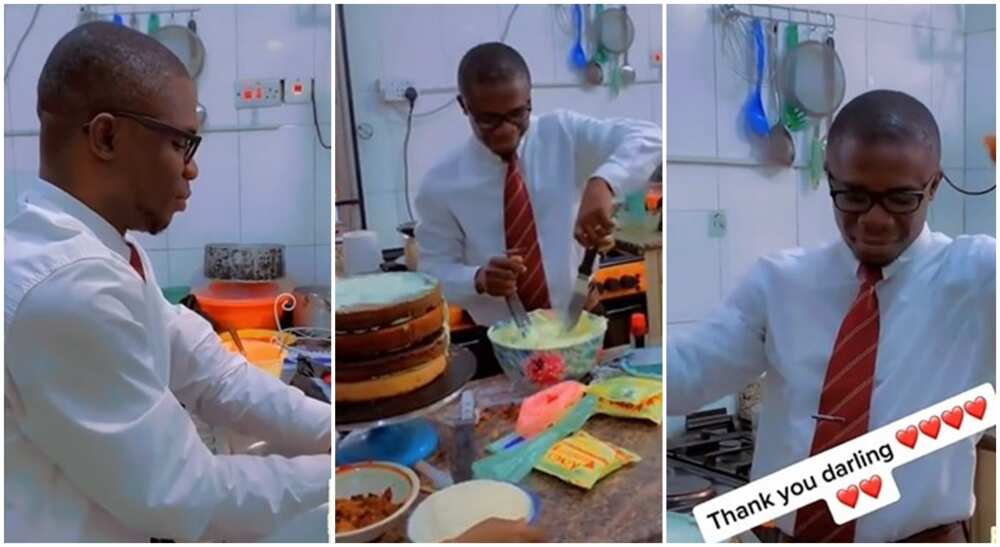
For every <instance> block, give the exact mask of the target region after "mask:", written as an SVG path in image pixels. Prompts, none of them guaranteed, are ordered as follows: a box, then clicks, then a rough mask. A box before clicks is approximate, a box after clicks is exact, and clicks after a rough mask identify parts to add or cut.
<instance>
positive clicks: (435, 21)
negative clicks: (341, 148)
mask: <svg viewBox="0 0 1000 547" xmlns="http://www.w3.org/2000/svg"><path fill="white" fill-rule="evenodd" d="M512 7H513V6H511V5H499V6H490V5H479V6H458V5H448V6H434V5H422V6H421V5H372V6H361V5H347V6H344V13H345V23H346V37H347V51H348V62H349V64H350V76H351V85H352V95H353V100H354V108H355V122H356V123H357V124H366V125H367V126H368V127H370V128H371V130H372V135H371V138H370V139H367V140H365V139H359V140H358V154H359V157H360V161H361V176H362V186H363V188H362V189H363V192H364V198H365V211H366V215H367V220H368V226H369V229H374V230H376V231H377V232H378V234H379V241H380V244H381V245H382V246H383V247H395V246H400V245H401V240H400V238H399V236H398V235H397V234H396V232H395V227H396V225H397V224H399V223H400V222H403V221H405V220H407V219H408V217H407V213H406V205H405V199H404V192H403V168H402V147H403V136H404V129H405V120H406V117H405V110H404V109H403V108H398V109H397V108H394V107H389V106H386V105H385V104H384V103H382V102H381V101H380V100H379V98H378V95H377V93H376V86H375V81H376V80H377V79H379V78H393V79H404V78H405V79H411V80H413V81H414V82H415V83H416V87H417V88H418V89H420V90H423V89H428V88H438V90H439V91H437V92H434V93H428V94H425V95H423V96H422V97H420V98H418V100H417V105H416V112H417V113H421V112H426V111H428V110H431V109H433V108H434V107H436V106H439V105H442V104H444V103H446V102H448V101H450V100H451V98H452V97H454V95H455V94H456V91H455V90H454V87H455V78H456V72H457V67H458V61H459V60H460V58H461V56H462V55H463V54H464V53H465V52H466V51H467V50H468V49H469V48H470V47H472V46H474V45H476V44H478V43H481V42H487V41H495V40H497V39H498V38H499V37H500V34H501V32H502V29H503V25H504V22H505V21H506V20H507V17H508V15H509V13H510V10H511V9H512ZM661 9H662V8H661V7H660V6H657V5H629V6H628V13H629V15H630V16H631V17H632V19H633V20H634V21H635V27H636V39H635V43H634V44H633V46H632V49H631V52H630V54H629V61H630V62H631V64H632V65H633V66H634V67H635V69H636V72H637V75H638V80H637V83H636V84H635V85H633V86H631V87H629V88H627V89H625V90H623V91H622V92H621V94H620V95H619V96H617V97H613V96H611V93H610V91H609V89H608V88H607V87H600V88H585V87H584V86H583V85H579V84H580V82H581V77H580V75H579V74H578V73H577V72H575V71H573V70H571V69H570V68H569V66H568V56H569V51H570V47H571V46H572V43H573V38H572V35H571V34H570V33H569V32H567V31H566V30H564V29H563V28H562V27H561V26H560V23H559V20H558V19H557V15H556V14H557V10H556V7H555V6H549V5H523V6H520V7H519V8H518V11H517V13H516V14H515V15H514V18H513V21H512V24H511V27H510V34H509V37H508V40H507V43H509V44H510V45H511V46H513V47H514V48H516V49H517V50H518V51H520V52H521V54H522V55H524V57H525V59H526V60H527V62H528V65H529V67H530V68H531V72H532V80H533V82H534V83H535V84H536V86H538V87H537V88H536V89H535V90H534V91H533V92H532V101H533V106H534V110H535V112H536V113H544V112H548V111H551V110H553V109H556V108H567V109H571V110H576V111H579V112H582V113H585V114H588V115H591V116H596V117H612V116H628V117H633V118H639V119H645V120H650V121H654V122H656V123H658V124H659V123H660V120H661V119H662V93H663V87H662V84H661V83H660V82H661V80H662V70H661V68H660V67H659V66H653V65H652V64H651V62H650V61H649V56H650V54H651V53H652V52H653V51H659V50H660V47H661V36H662V11H661ZM568 22H569V21H567V23H568ZM567 30H568V27H567ZM588 51H589V49H588ZM644 82H648V83H644ZM539 84H542V85H539ZM544 84H569V85H568V86H565V87H561V88H557V89H551V88H545V85H544ZM441 88H447V90H444V89H441ZM470 135H471V130H470V128H469V126H468V122H467V120H466V119H465V117H464V116H462V114H461V112H460V110H459V108H458V106H457V105H456V104H452V105H451V106H449V107H448V108H447V109H445V110H444V111H442V112H440V113H438V114H435V115H432V116H428V117H418V118H416V119H415V121H414V124H413V133H412V137H411V139H410V197H411V199H412V197H413V196H414V195H415V193H416V188H417V186H418V185H419V184H420V180H421V178H422V177H423V175H424V173H426V172H427V170H428V169H429V168H430V167H431V165H432V164H433V163H434V162H435V161H437V160H438V159H439V158H440V157H441V156H442V155H443V154H445V153H446V152H447V151H448V150H449V149H451V148H453V147H455V146H456V145H457V144H459V143H461V142H462V141H463V140H465V139H467V138H469V136H470Z"/></svg>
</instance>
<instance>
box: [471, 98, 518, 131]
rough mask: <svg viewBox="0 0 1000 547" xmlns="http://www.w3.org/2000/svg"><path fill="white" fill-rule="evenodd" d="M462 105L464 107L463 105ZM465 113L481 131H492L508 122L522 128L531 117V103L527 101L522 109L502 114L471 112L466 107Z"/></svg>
mask: <svg viewBox="0 0 1000 547" xmlns="http://www.w3.org/2000/svg"><path fill="white" fill-rule="evenodd" d="M458 100H459V101H461V100H462V98H461V97H459V99H458ZM462 104H463V106H464V104H465V103H462ZM465 111H466V112H467V113H468V114H469V117H470V118H472V121H473V122H475V124H476V125H477V126H478V127H479V128H480V129H482V130H483V131H493V130H494V129H496V128H498V127H500V126H501V125H503V123H504V122H510V123H511V124H513V125H514V126H516V127H519V128H523V127H524V125H525V124H526V123H528V118H530V117H531V101H528V104H526V105H524V106H522V107H518V108H515V109H514V110H511V111H510V112H506V113H504V114H495V113H492V112H473V111H472V110H470V109H469V108H468V107H465Z"/></svg>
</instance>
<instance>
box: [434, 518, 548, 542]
mask: <svg viewBox="0 0 1000 547" xmlns="http://www.w3.org/2000/svg"><path fill="white" fill-rule="evenodd" d="M543 541H545V533H544V532H543V531H542V530H541V529H540V528H536V527H534V526H531V525H529V524H528V523H527V522H525V521H524V520H507V519H501V518H496V517H492V518H488V519H486V520H484V521H482V522H480V523H479V524H476V525H475V526H473V527H472V528H469V529H468V530H466V531H465V532H462V534H461V535H459V536H457V537H455V538H452V539H450V540H448V541H446V542H445V543H540V542H543Z"/></svg>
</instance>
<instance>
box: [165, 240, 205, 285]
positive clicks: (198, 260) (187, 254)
mask: <svg viewBox="0 0 1000 547" xmlns="http://www.w3.org/2000/svg"><path fill="white" fill-rule="evenodd" d="M167 261H168V264H169V268H170V270H169V271H170V275H169V278H168V279H167V280H166V282H165V281H164V279H163V278H160V285H161V286H163V287H180V286H187V287H197V286H201V285H203V284H204V283H205V274H204V267H205V251H204V249H181V250H171V251H167Z"/></svg>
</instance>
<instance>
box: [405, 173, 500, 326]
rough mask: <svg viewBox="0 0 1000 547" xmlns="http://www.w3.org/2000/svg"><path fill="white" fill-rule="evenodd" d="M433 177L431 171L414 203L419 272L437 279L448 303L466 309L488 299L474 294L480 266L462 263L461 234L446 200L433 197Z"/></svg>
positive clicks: (460, 228)
mask: <svg viewBox="0 0 1000 547" xmlns="http://www.w3.org/2000/svg"><path fill="white" fill-rule="evenodd" d="M434 176H436V175H435V171H434V170H431V172H430V173H428V175H427V178H426V179H425V180H424V181H423V183H422V184H421V185H420V189H419V190H417V196H416V199H415V200H414V206H415V207H416V210H417V219H418V222H417V226H416V228H415V230H414V234H415V235H416V238H417V244H418V245H419V246H420V270H421V271H423V272H425V273H427V274H428V275H430V276H431V277H435V278H437V279H438V281H439V282H440V283H441V290H442V291H443V292H444V297H445V299H446V300H447V301H448V302H449V303H452V304H454V305H456V306H459V307H463V308H468V307H469V304H471V303H474V302H477V301H479V302H482V301H486V300H487V299H489V298H491V297H489V296H487V295H482V294H479V293H478V292H476V281H475V279H476V271H477V270H479V268H480V266H482V265H481V264H479V265H468V264H466V263H465V237H466V236H465V232H464V231H463V230H462V227H461V226H460V225H459V223H458V219H456V218H455V216H454V215H453V214H452V213H451V211H450V210H449V209H448V205H447V203H448V201H449V200H447V199H444V198H443V196H438V195H436V191H435V190H434V189H433V188H434V186H435V185H436V183H435V182H434V181H433V180H432V178H433V177H434Z"/></svg>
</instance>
